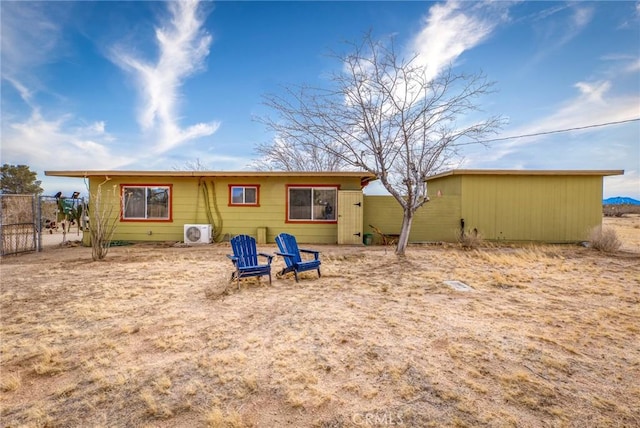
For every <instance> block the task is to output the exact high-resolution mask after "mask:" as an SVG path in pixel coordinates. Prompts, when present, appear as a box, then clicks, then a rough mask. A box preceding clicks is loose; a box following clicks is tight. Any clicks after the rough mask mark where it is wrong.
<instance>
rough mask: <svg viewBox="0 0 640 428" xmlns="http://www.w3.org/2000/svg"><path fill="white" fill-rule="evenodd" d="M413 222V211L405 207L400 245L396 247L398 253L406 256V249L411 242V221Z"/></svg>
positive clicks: (399, 239)
mask: <svg viewBox="0 0 640 428" xmlns="http://www.w3.org/2000/svg"><path fill="white" fill-rule="evenodd" d="M412 222H413V213H412V212H411V210H410V209H408V208H405V210H404V215H403V216H402V229H400V237H399V238H398V246H397V247H396V255H398V256H402V257H404V250H405V249H406V248H407V244H408V243H409V232H411V223H412Z"/></svg>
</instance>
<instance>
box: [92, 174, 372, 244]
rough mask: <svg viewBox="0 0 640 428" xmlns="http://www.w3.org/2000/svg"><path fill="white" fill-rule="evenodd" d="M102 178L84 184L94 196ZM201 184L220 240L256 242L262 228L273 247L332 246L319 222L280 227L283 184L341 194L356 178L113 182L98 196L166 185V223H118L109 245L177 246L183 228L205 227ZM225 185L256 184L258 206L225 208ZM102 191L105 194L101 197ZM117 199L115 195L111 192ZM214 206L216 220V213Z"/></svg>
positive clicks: (328, 229)
mask: <svg viewBox="0 0 640 428" xmlns="http://www.w3.org/2000/svg"><path fill="white" fill-rule="evenodd" d="M103 181H104V178H101V177H92V178H91V179H90V192H91V194H94V193H95V192H96V189H97V186H98V184H99V183H101V182H103ZM201 181H202V182H204V183H206V186H207V188H208V192H209V200H210V206H211V211H212V215H213V217H214V226H215V227H216V228H220V230H219V233H220V236H221V237H225V235H226V236H233V235H238V234H247V235H251V236H254V237H257V229H258V228H259V227H265V228H266V229H267V242H274V240H275V236H276V235H277V234H278V233H280V232H288V233H291V234H293V235H296V238H297V239H298V241H299V242H301V243H324V244H335V243H336V242H337V225H336V224H335V223H334V224H320V223H287V222H286V218H285V217H286V203H287V195H286V185H288V184H289V185H290V184H295V185H336V186H339V188H340V189H341V190H358V191H359V190H360V189H361V187H360V179H359V178H353V177H277V176H274V177H259V178H258V177H207V178H203V179H202V180H200V179H199V178H197V177H114V178H113V179H111V180H110V181H109V182H108V183H107V184H105V185H104V186H103V194H105V195H106V194H107V193H109V192H111V189H112V188H113V186H114V185H115V186H116V192H119V191H120V184H150V185H153V184H171V185H172V186H173V188H172V203H173V207H172V215H173V221H171V222H154V221H118V226H117V229H116V232H115V235H114V240H123V241H182V240H183V233H184V224H192V223H193V224H198V223H205V224H208V223H209V220H208V217H207V214H206V204H205V197H204V195H203V192H202V188H201V184H199V183H200V182H201ZM229 184H236V185H243V184H245V185H260V191H259V192H260V194H259V201H260V206H257V207H256V206H229ZM107 190H108V192H107ZM117 194H118V196H119V193H117ZM214 201H215V202H216V204H217V208H218V212H219V215H218V214H216V211H215V208H214V203H213V202H214ZM111 203H112V204H114V206H117V207H118V208H117V209H114V216H117V217H118V218H119V215H120V209H119V201H118V200H111Z"/></svg>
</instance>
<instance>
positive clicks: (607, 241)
mask: <svg viewBox="0 0 640 428" xmlns="http://www.w3.org/2000/svg"><path fill="white" fill-rule="evenodd" d="M589 242H590V243H591V247H592V248H594V249H596V250H598V251H603V252H605V253H611V252H614V251H617V250H618V249H619V248H620V247H621V246H622V242H620V240H619V239H618V235H617V234H616V231H615V230H613V229H603V228H602V227H601V226H597V227H594V228H593V229H592V230H591V233H590V234H589Z"/></svg>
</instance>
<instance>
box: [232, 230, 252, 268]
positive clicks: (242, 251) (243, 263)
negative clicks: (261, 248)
mask: <svg viewBox="0 0 640 428" xmlns="http://www.w3.org/2000/svg"><path fill="white" fill-rule="evenodd" d="M231 248H232V249H233V255H234V256H235V257H237V258H238V267H239V268H243V267H248V266H258V248H257V246H256V240H255V238H253V237H251V236H249V235H238V236H234V237H233V238H231Z"/></svg>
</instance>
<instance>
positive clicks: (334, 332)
mask: <svg viewBox="0 0 640 428" xmlns="http://www.w3.org/2000/svg"><path fill="white" fill-rule="evenodd" d="M604 223H605V226H607V227H611V228H613V229H614V230H616V231H617V233H618V237H619V238H620V239H621V240H622V241H623V246H622V248H621V249H620V250H619V251H617V252H615V253H602V252H598V251H596V250H594V249H591V248H585V247H582V246H576V245H554V246H551V245H545V246H542V245H540V246H515V245H503V246H491V245H486V246H483V247H481V248H478V249H475V250H464V249H462V248H460V247H459V246H458V245H453V244H449V245H422V246H418V245H416V246H410V247H409V249H408V251H407V256H406V258H404V259H399V258H397V257H396V256H395V255H394V253H393V249H392V248H385V247H381V246H372V247H337V246H313V248H315V249H318V250H320V251H321V252H322V254H321V260H322V277H321V278H318V277H317V274H315V272H313V273H305V274H303V275H302V279H301V281H300V282H299V283H296V282H295V281H294V280H293V278H292V277H285V278H275V277H274V279H273V283H272V285H270V286H269V285H268V282H267V281H266V280H265V279H262V281H261V282H258V281H256V280H255V279H249V280H246V281H243V282H242V283H241V285H240V290H238V289H237V287H236V285H235V284H233V285H232V286H229V283H228V277H229V275H230V273H231V263H230V262H229V260H228V259H227V258H226V257H225V255H226V254H227V253H229V252H230V249H229V246H228V244H215V245H206V246H199V247H183V246H170V245H169V244H167V245H160V244H156V245H150V244H145V245H141V244H139V245H131V246H121V247H114V248H112V249H111V250H110V252H109V254H108V256H107V258H106V260H105V261H102V262H94V261H92V260H91V249H90V248H83V247H80V246H72V245H68V246H64V247H60V246H59V245H55V246H50V247H48V248H46V250H45V251H43V252H41V253H32V254H24V255H19V256H9V257H4V258H3V259H2V265H1V272H0V273H1V275H2V289H1V293H0V317H1V318H0V320H1V324H0V425H2V426H7V427H8V426H43V427H44V426H64V427H73V426H110V427H111V426H112V427H120V426H121V427H130V426H140V427H145V426H148V427H152V426H153V427H180V426H190V427H198V426H212V427H218V426H219V427H224V426H228V427H242V426H253V427H285V426H292V427H294V426H295V427H306V426H319V427H341V426H346V427H358V426H406V427H422V426H491V427H494V426H495V427H503V426H518V427H538V426H545V427H546V426H568V427H573V426H575V427H583V426H625V427H631V426H640V413H639V412H638V409H640V386H639V385H640V383H639V382H638V379H640V341H639V340H638V335H639V333H640V216H631V217H623V218H605V220H604ZM260 249H261V250H264V251H266V252H274V251H275V248H274V247H273V246H270V245H265V246H261V248H260ZM273 265H274V270H275V269H277V268H280V267H281V266H282V265H283V262H282V260H279V259H275V260H274V262H273ZM447 280H457V281H461V282H463V283H465V284H467V285H469V286H470V287H471V288H472V289H471V290H470V291H457V290H455V289H452V288H451V287H449V286H447V285H445V283H444V281H447Z"/></svg>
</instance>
